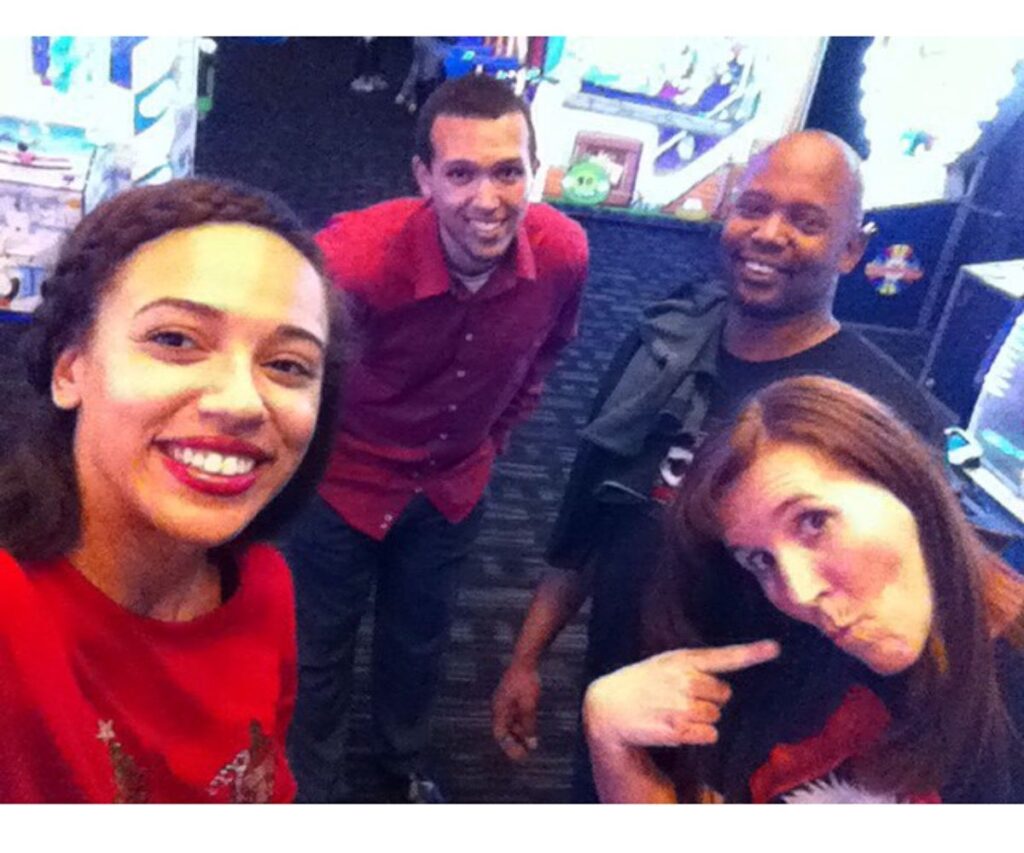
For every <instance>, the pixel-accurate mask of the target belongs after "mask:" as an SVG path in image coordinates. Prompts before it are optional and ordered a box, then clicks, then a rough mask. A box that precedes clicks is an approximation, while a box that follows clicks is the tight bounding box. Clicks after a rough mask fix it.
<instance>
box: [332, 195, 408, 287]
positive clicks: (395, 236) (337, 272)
mask: <svg viewBox="0 0 1024 853" xmlns="http://www.w3.org/2000/svg"><path fill="white" fill-rule="evenodd" d="M423 208H424V202H423V200H422V199H418V198H399V199H392V200H391V201H385V202H381V203H380V204H375V205H373V206H372V207H367V208H365V209H363V210H353V211H348V212H345V213H337V214H335V215H334V216H332V217H331V219H330V221H329V222H328V223H327V225H326V226H325V227H324V228H323V229H322V230H321V231H319V232H318V233H317V234H316V238H315V239H316V242H317V245H318V246H319V247H320V251H322V252H323V255H324V269H325V270H326V272H327V277H328V278H329V279H330V280H331V282H332V283H333V284H334V286H335V287H337V288H339V289H341V290H344V291H345V292H346V293H355V294H359V295H360V296H361V297H362V298H363V299H364V300H365V301H367V302H369V303H371V304H372V303H375V302H376V301H378V299H379V298H381V297H382V294H380V293H378V292H377V291H378V289H379V287H378V286H379V283H380V282H381V281H382V280H384V279H386V278H387V277H388V265H389V264H394V263H396V262H397V261H396V260H395V258H396V256H397V258H398V259H403V258H405V256H406V255H407V254H408V252H407V251H405V243H406V242H407V241H408V239H409V238H408V236H407V234H406V233H405V232H406V226H407V225H408V224H409V223H410V221H411V220H412V219H413V218H414V216H415V214H417V213H418V212H419V211H421V210H423ZM384 298H386V296H385V297H384Z"/></svg>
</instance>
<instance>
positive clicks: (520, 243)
mask: <svg viewBox="0 0 1024 853" xmlns="http://www.w3.org/2000/svg"><path fill="white" fill-rule="evenodd" d="M439 227H440V226H439V224H438V220H437V213H436V212H435V210H434V207H433V205H431V204H429V203H428V202H424V203H423V206H422V207H421V208H420V209H419V210H418V211H416V212H415V213H414V214H413V216H412V218H411V219H410V221H409V231H408V235H409V242H408V243H407V244H405V245H402V246H401V247H400V248H398V244H396V248H397V249H398V251H400V252H401V253H402V254H403V255H405V257H406V258H408V259H410V260H411V261H412V264H413V268H414V269H415V271H416V274H415V276H414V277H413V293H414V295H415V298H416V299H429V298H430V297H432V296H440V295H441V294H443V293H447V292H448V291H449V290H450V289H451V284H452V275H451V273H450V272H449V270H448V264H447V262H446V261H445V257H444V249H443V248H442V247H441V236H440V234H439V232H438V228H439ZM396 260H397V261H401V262H402V265H403V266H404V258H396ZM536 278H537V261H536V258H535V257H534V254H533V249H532V248H531V247H530V240H529V238H528V236H527V233H526V225H525V221H524V222H520V223H519V229H518V230H517V232H516V239H515V241H514V242H513V244H512V250H511V252H510V253H509V254H508V255H507V256H506V257H505V258H503V259H502V261H501V262H500V263H499V264H498V267H497V269H495V271H494V273H493V274H492V275H491V278H490V280H489V281H488V282H487V284H485V285H484V286H483V287H482V288H481V289H480V290H479V291H478V292H477V293H475V294H469V293H468V291H466V293H467V296H468V297H469V298H488V297H490V296H495V295H497V294H498V293H503V292H504V291H506V290H508V289H510V288H512V287H514V286H515V284H516V283H517V281H519V280H520V279H522V280H525V281H535V280H536Z"/></svg>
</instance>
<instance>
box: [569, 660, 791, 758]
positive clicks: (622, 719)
mask: <svg viewBox="0 0 1024 853" xmlns="http://www.w3.org/2000/svg"><path fill="white" fill-rule="evenodd" d="M779 651H780V649H779V644H778V643H776V642H775V641H774V640H762V641H760V642H757V643H748V644H745V645H738V646H722V647H721V648H715V649H676V650H675V651H671V652H664V653H663V654H660V655H656V656H655V657H652V658H648V659H647V660H644V661H641V662H640V663H636V664H633V665H632V666H627V667H625V668H623V669H620V670H617V671H616V672H613V673H611V674H610V675H606V676H604V677H603V678H599V679H597V680H596V681H595V682H593V683H592V684H591V685H590V687H589V688H588V689H587V693H586V697H585V698H584V701H583V718H584V724H585V726H586V730H587V737H588V739H589V740H590V742H591V745H592V746H595V745H599V746H602V747H605V748H608V749H621V748H622V747H648V746H681V745H683V744H709V743H714V742H715V741H717V740H718V730H717V729H716V728H715V723H717V722H718V719H719V717H720V716H721V713H722V711H721V709H722V706H723V705H725V703H726V702H728V701H729V699H730V697H731V696H732V691H731V689H730V688H729V685H728V684H726V683H725V682H724V681H721V680H719V679H717V678H715V677H714V675H712V673H723V672H737V671H739V670H741V669H746V668H747V667H750V666H756V665H757V664H759V663H764V662H766V661H770V660H773V659H774V658H776V657H778V655H779Z"/></svg>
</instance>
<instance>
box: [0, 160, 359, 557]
mask: <svg viewBox="0 0 1024 853" xmlns="http://www.w3.org/2000/svg"><path fill="white" fill-rule="evenodd" d="M231 222H234V223H244V224H248V225H254V226H256V227H258V228H263V229H266V230H267V231H271V232H273V233H274V234H277V235H279V236H280V237H282V238H283V239H285V240H287V241H288V242H289V243H290V244H291V245H292V246H294V247H295V249H296V250H297V251H299V252H300V253H301V254H302V255H303V256H304V257H305V258H306V259H307V260H308V261H309V262H310V263H311V264H312V265H313V267H314V269H316V270H317V272H318V273H320V274H321V276H323V260H322V256H321V254H320V250H319V248H318V247H317V245H316V243H315V242H314V241H313V238H312V236H311V235H310V234H309V232H307V231H306V230H305V228H304V227H303V225H302V223H301V222H300V221H299V219H298V217H297V216H296V215H295V213H293V212H292V210H291V209H290V208H289V207H288V206H287V205H286V204H285V203H284V202H283V201H281V200H280V199H279V198H277V197H276V196H273V195H271V194H269V193H266V192H263V191H260V190H256V189H253V188H251V187H247V186H245V185H243V184H239V183H235V182H231V181H224V180H215V179H205V178H186V179H182V180H177V181H171V182H169V183H166V184H161V185H158V186H147V187H137V188H134V189H130V190H127V191H126V192H124V193H122V194H120V195H118V196H115V197H114V198H112V199H110V200H108V201H106V202H104V203H103V204H101V205H100V206H99V207H97V208H96V209H95V210H94V211H92V212H91V213H90V214H88V215H87V216H86V217H85V218H84V219H83V220H82V221H81V222H80V223H79V224H78V226H77V227H76V228H75V230H74V231H73V232H72V233H71V234H70V235H69V237H68V238H67V240H66V241H65V243H64V244H63V246H62V248H61V252H60V256H59V258H58V260H57V264H56V266H55V268H54V271H53V274H52V275H51V276H50V277H49V278H48V279H47V280H46V282H44V284H43V287H42V296H43V299H42V303H41V304H40V306H39V307H38V308H37V309H36V311H35V314H34V315H33V318H32V323H31V326H30V328H29V329H28V330H27V331H26V332H25V334H24V335H23V337H22V339H21V341H20V346H21V353H22V356H23V358H24V366H25V376H24V377H14V378H11V379H8V380H5V381H4V382H3V383H0V437H2V440H0V547H2V548H4V549H6V550H8V551H10V552H11V553H12V554H13V555H14V556H15V557H17V558H18V559H23V560H40V559H46V558H49V557H53V556H56V555H58V554H61V553H64V552H66V551H67V550H68V549H69V548H71V547H72V546H73V545H74V544H75V543H76V541H77V539H78V536H79V532H80V507H79V502H78V486H77V481H76V478H75V474H74V464H73V459H72V438H73V433H74V425H75V419H76V415H75V413H74V412H65V411H62V410H60V409H58V408H57V407H56V406H55V405H54V404H53V402H52V400H51V399H50V383H51V377H52V374H53V368H54V364H55V361H56V359H57V357H58V356H59V355H60V353H61V352H62V351H63V350H65V349H66V348H67V347H68V346H71V345H73V344H76V343H79V342H81V341H83V340H84V339H85V338H86V337H87V335H88V334H89V332H90V330H91V329H92V327H93V325H94V323H95V320H96V315H97V312H98V311H99V310H100V306H101V303H102V297H103V294H104V292H105V290H106V288H107V286H108V285H109V283H110V282H111V280H112V279H113V277H114V274H115V272H116V271H117V269H118V267H119V266H120V264H121V263H122V262H124V261H125V260H126V259H127V258H128V257H129V256H130V255H131V254H132V253H133V252H134V251H135V250H136V249H137V248H138V247H139V246H141V245H142V244H144V243H147V242H149V241H151V240H155V239H156V238H158V237H160V236H162V235H164V234H166V233H168V232H170V231H175V230H179V229H183V228H193V227H195V226H199V225H205V224H210V223H231ZM324 287H325V288H326V292H327V294H328V302H329V309H330V318H331V329H330V339H329V342H328V349H327V355H326V363H325V369H324V378H323V388H322V394H321V403H320V411H319V413H318V416H317V422H316V427H315V430H314V433H313V438H312V440H311V442H310V446H309V449H308V451H307V453H306V456H305V458H304V459H303V461H302V463H301V464H300V465H299V468H298V469H297V471H296V472H295V475H294V476H293V478H292V479H291V481H290V482H289V483H288V484H287V485H286V486H285V488H284V489H283V490H282V491H281V492H280V493H279V494H278V495H277V497H275V498H274V500H272V501H271V502H270V504H268V505H267V506H266V507H265V508H264V509H263V510H262V511H261V512H260V513H259V514H258V515H257V516H256V518H255V519H253V521H252V522H251V523H250V525H249V526H248V527H247V528H246V529H245V530H244V531H242V533H241V534H240V536H239V537H238V539H236V542H237V541H252V540H254V539H264V538H269V537H270V536H271V535H272V534H273V533H274V532H275V531H276V530H277V529H278V528H279V527H280V526H281V525H282V524H283V523H284V522H285V521H286V520H287V518H288V517H290V515H291V514H292V513H293V512H294V511H295V510H297V509H298V508H299V506H301V504H302V503H303V502H304V500H305V499H306V498H307V497H308V496H309V495H310V494H311V493H312V491H313V490H314V488H315V487H316V484H317V482H318V481H319V479H320V477H321V475H322V474H323V470H324V467H325V466H326V463H327V459H328V456H329V453H330V443H331V433H332V429H333V423H334V419H335V416H336V413H337V405H338V388H339V385H340V381H341V370H342V366H343V364H344V361H345V346H346V342H347V335H346V326H347V323H346V321H345V313H344V309H343V307H342V303H341V301H340V300H339V299H337V298H336V297H335V294H334V291H333V290H332V289H331V288H330V287H329V285H328V284H327V282H326V279H325V281H324ZM26 380H27V382H26Z"/></svg>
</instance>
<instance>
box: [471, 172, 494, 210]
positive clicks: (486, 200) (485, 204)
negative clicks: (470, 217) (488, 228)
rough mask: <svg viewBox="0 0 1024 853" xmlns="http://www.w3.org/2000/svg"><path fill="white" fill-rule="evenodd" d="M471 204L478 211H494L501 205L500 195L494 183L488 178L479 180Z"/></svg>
mask: <svg viewBox="0 0 1024 853" xmlns="http://www.w3.org/2000/svg"><path fill="white" fill-rule="evenodd" d="M473 204H474V205H475V206H476V207H477V208H478V209H480V210H487V211H494V210H497V208H498V206H499V205H500V204H501V194H500V193H499V192H498V187H497V186H495V183H494V181H492V180H491V179H490V177H488V176H484V177H483V178H481V179H480V183H479V184H478V185H477V188H476V195H474V197H473Z"/></svg>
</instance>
